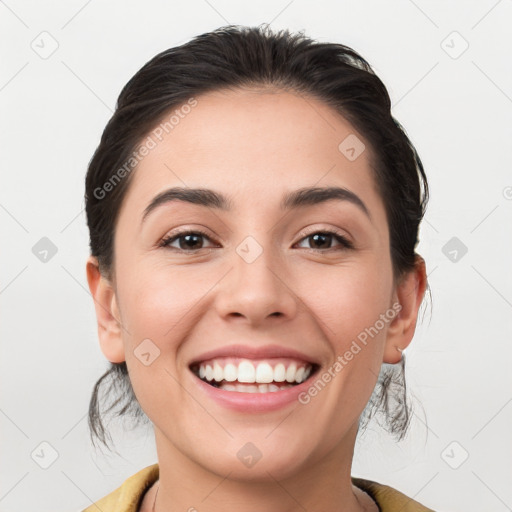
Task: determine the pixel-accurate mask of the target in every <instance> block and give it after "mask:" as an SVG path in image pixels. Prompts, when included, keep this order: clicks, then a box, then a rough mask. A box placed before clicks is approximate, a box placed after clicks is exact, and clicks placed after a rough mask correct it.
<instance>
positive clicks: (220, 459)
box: [86, 26, 430, 512]
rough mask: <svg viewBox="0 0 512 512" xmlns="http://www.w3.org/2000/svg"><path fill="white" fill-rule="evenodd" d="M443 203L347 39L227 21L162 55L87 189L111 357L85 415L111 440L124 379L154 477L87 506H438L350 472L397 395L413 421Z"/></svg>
mask: <svg viewBox="0 0 512 512" xmlns="http://www.w3.org/2000/svg"><path fill="white" fill-rule="evenodd" d="M427 199H428V186H427V181H426V177H425V174H424V171H423V167H422V164H421V161H420V159H419V157H418V155H417V153H416V151H415V149H414V147H413V145H412V144H411V143H410V141H409V140H408V138H407V136H406V134H405V133H404V131H403V130H402V128H401V126H400V124H399V123H398V122H396V121H395V120H394V119H393V117H392V116H391V113H390V99H389V96H388V93H387V91H386V88H385V86H384V85H383V84H382V82H381V81H380V80H379V78H378V77H377V76H376V75H375V74H374V73H373V71H372V69H371V67H370V66H369V64H368V63H367V62H366V61H365V60H364V59H363V58H362V57H361V56H359V55H358V54H357V53H356V52H354V51H353V50H352V49H350V48H348V47H346V46H343V45H339V44H320V43H316V42H314V41H312V40H310V39H308V38H307V37H305V36H304V35H303V34H290V33H289V32H288V31H281V32H279V33H275V32H274V33H273V32H272V31H270V30H269V29H268V28H267V27H259V28H247V27H235V26H228V27H223V28H220V29H218V30H216V31H214V32H211V33H207V34H203V35H201V36H198V37H196V38H195V39H193V40H192V41H190V42H188V43H187V44H185V45H182V46H180V47H177V48H172V49H170V50H168V51H165V52H163V53H161V54H160V55H157V56H156V57H155V58H153V59H152V60H151V61H150V62H148V63H147V64H146V65H145V66H144V67H143V68H142V69H141V70H140V71H139V72H138V73H137V74H136V75H135V76H134V77H133V78H132V79H131V80H130V81H129V82H128V84H127V85H126V86H125V87H124V89H123V91H122V92H121V94H120V97H119V100H118V105H117V109H116V112H115V113H114V115H113V117H112V119H111V120H110V121H109V123H108V125H107V127H106V128H105V131H104V133H103V136H102V139H101V142H100V144H99V147H98V148H97V150H96V152H95V154H94V156H93V158H92V160H91V162H90V165H89V169H88V173H87V178H86V211H87V220H88V225H89V230H90V241H91V257H90V258H89V260H88V262H87V277H88V283H89V287H90V290H91V294H92V296H93V298H94V303H95V308H96V315H97V323H98V334H99V340H100V345H101V349H102V352H103V353H104V355H105V357H106V358H107V359H108V360H109V361H110V362H111V368H110V370H109V371H108V372H107V373H106V374H105V375H104V376H103V377H102V378H101V379H100V380H99V381H98V383H97V384H96V387H95V389H94V393H93V397H92V399H91V404H90V418H89V420H90V426H91V431H92V433H94V434H95V435H97V436H98V437H99V439H100V440H102V441H103V442H105V440H106V436H107V435H108V434H107V433H106V431H105V429H104V427H103V423H102V415H103V416H104V414H106V413H103V412H102V411H101V400H100V396H99V395H100V393H99V391H100V388H101V386H102V385H103V384H104V383H105V382H108V381H109V379H110V382H111V387H110V392H109V391H107V394H108V395H110V396H109V398H112V396H111V394H112V393H111V391H112V390H113V389H114V390H121V395H120V396H119V397H118V399H117V400H116V401H114V403H113V404H111V406H110V407H109V409H108V410H107V411H106V412H113V411H115V409H116V407H117V406H122V407H121V410H120V411H118V413H117V414H119V415H121V414H125V413H127V412H129V411H133V412H134V414H135V417H140V416H146V417H147V418H149V420H150V421H151V423H152V424H153V427H154V432H155V441H156V448H157V454H158V464H155V465H153V466H150V467H148V468H145V469H143V470H141V471H140V472H139V473H137V474H136V475H134V476H133V477H131V478H130V479H128V480H126V482H124V484H123V485H122V486H121V487H120V488H119V489H117V490H115V491H114V492H113V493H111V494H109V495H108V496H107V497H105V498H103V499H102V500H100V501H98V502H97V503H96V504H95V505H92V506H91V507H89V508H88V509H87V511H89V510H90V511H92V510H97V509H98V508H99V509H101V510H102V511H104V512H106V511H114V510H115V511H118V512H120V511H142V512H147V511H157V512H163V511H166V512H169V511H176V510H190V511H192V510H198V511H200V512H203V511H221V510H222V511H229V510H235V509H236V510H237V511H238V512H240V511H243V510H255V509H258V510H266V511H280V512H281V511H286V510H290V511H292V510H293V511H295V510H299V509H300V510H308V511H316V510H318V511H320V510H322V511H325V510H329V511H335V510H340V511H341V510H343V511H350V512H355V511H358V512H361V511H372V512H373V511H378V510H380V511H383V512H387V511H391V510H393V511H395V510H402V511H403V512H406V511H426V510H430V509H427V508H425V507H424V506H422V505H421V504H419V503H417V502H416V501H414V500H412V499H410V498H408V497H407V496H405V495H404V494H402V493H400V492H399V491H397V490H395V489H392V488H391V487H388V486H385V485H382V484H380V483H377V482H372V481H369V480H364V479H360V478H353V477H351V473H350V471H351V464H352V457H353V451H354V445H355V440H356V435H357V433H358V430H359V427H360V425H361V424H363V423H364V421H365V420H367V419H368V418H367V416H368V414H367V411H370V412H371V411H373V410H374V409H376V408H377V407H378V406H379V404H380V403H388V404H389V403H390V401H392V400H396V403H397V404H398V406H397V407H396V408H394V409H393V408H391V409H390V408H389V407H388V408H387V412H386V414H387V417H386V419H387V421H388V425H389V430H390V431H391V432H392V433H394V434H396V435H397V436H398V437H399V438H401V437H403V435H404V434H405V432H406V429H407V426H408V420H409V411H408V407H407V406H406V404H405V403H404V400H403V399H404V396H401V395H400V393H402V394H404V393H405V387H404V386H402V387H400V386H398V389H396V387H395V388H394V387H393V386H392V383H393V382H396V380H397V379H396V377H397V376H398V377H400V376H401V377H402V379H403V370H404V360H403V354H402V352H403V350H404V349H405V348H406V347H407V346H408V345H409V343H410V342H411V340H412V338H413V335H414V330H415V326H416V320H417V315H418V310H419V307H420V304H421V302H422V300H423V296H424V292H425V288H426V285H427V283H426V271H425V262H424V260H423V259H422V258H421V257H420V256H419V255H417V254H416V253H415V247H416V244H417V235H418V227H419V223H420V221H421V219H422V217H423V215H424V211H425V205H426V202H427ZM398 381H399V382H400V378H399V379H398ZM374 390H377V391H380V395H378V393H377V395H376V394H375V393H373V394H372V392H374ZM397 395H398V396H397ZM114 398H115V397H114ZM139 405H140V407H139ZM142 411H143V412H142Z"/></svg>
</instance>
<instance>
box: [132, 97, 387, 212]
mask: <svg viewBox="0 0 512 512" xmlns="http://www.w3.org/2000/svg"><path fill="white" fill-rule="evenodd" d="M195 100H196V101H197V103H196V105H195V106H194V107H193V108H190V109H187V110H186V112H187V113H186V114H182V115H181V116H179V117H178V116H175V117H174V124H172V125H171V124H170V123H168V124H167V125H165V124H164V123H165V122H166V121H167V120H168V119H170V117H171V115H172V113H173V112H174V111H175V110H176V109H178V110H179V107H176V108H175V109H172V112H170V113H169V115H167V116H164V118H163V121H162V123H161V124H160V125H157V126H155V129H154V130H153V131H152V132H151V133H150V134H149V137H150V138H151V139H152V141H153V142H154V144H151V145H152V146H154V147H153V148H152V149H151V150H150V151H149V153H148V154H147V155H146V156H145V157H144V158H143V159H141V161H140V163H139V164H138V165H137V167H136V169H135V171H134V176H132V182H131V184H130V187H129V190H128V193H127V196H126V197H125V200H124V201H123V208H124V207H127V204H128V205H129V207H130V209H132V208H133V209H135V210H139V212H138V213H139V215H140V214H141V212H142V211H143V210H144V208H145V207H146V206H147V203H148V202H149V201H150V200H151V199H152V198H153V197H154V196H155V195H156V194H158V193H159V192H161V191H162V190H164V189H166V188H169V187H172V186H180V187H201V188H212V189H215V190H222V191H223V192H224V193H225V194H226V195H228V196H230V197H233V198H234V201H235V202H236V201H237V197H239V196H243V199H242V198H240V200H243V201H244V202H246V203H247V202H251V201H254V202H255V203H256V202H260V205H261V199H262V198H265V199H268V203H266V204H269V205H270V204H272V203H273V201H272V197H273V196H274V195H275V198H276V200H275V204H277V203H278V202H279V201H280V199H281V196H282V194H283V193H284V192H286V191H289V190H293V189H296V188H301V187H312V186H317V187H322V186H343V187H346V188H348V189H350V190H352V191H354V192H355V193H356V194H357V195H359V196H364V197H365V202H366V203H370V204H371V203H372V202H373V203H375V202H377V203H378V202H379V201H380V198H379V196H378V193H377V188H376V184H375V182H374V177H373V171H372V170H371V168H370V163H369V161H370V148H369V147H368V144H366V145H365V149H364V151H363V152H362V153H361V154H360V155H359V156H358V157H357V158H356V159H353V158H352V159H349V158H347V155H346V154H345V153H344V152H343V149H344V145H343V141H346V140H348V141H351V142H354V141H355V143H356V144H359V146H357V147H356V150H357V151H358V152H359V151H360V150H361V148H362V147H364V146H363V144H364V142H363V141H364V139H363V137H362V135H360V134H359V133H357V132H356V130H355V129H354V127H353V126H352V125H351V124H350V123H348V121H347V120H346V119H344V118H343V117H342V116H341V115H339V114H338V113H337V112H336V111H335V110H333V109H332V108H331V107H329V106H328V105H326V104H325V103H323V102H321V101H320V100H318V99H316V98H313V97H311V96H305V95H301V94H298V93H294V92H285V91H277V90H254V89H253V90H248V89H241V90H235V91H232V90H229V91H215V92H212V93H208V94H204V95H201V96H198V97H196V98H195ZM176 120H177V121H178V122H176ZM155 133H156V134H158V136H156V135H155ZM347 137H348V139H347ZM159 139H161V140H159ZM145 140H146V141H147V140H148V139H145ZM340 144H342V146H341V150H340ZM352 145H353V144H352ZM380 206H382V205H380ZM374 207H377V208H378V207H379V205H375V206H374Z"/></svg>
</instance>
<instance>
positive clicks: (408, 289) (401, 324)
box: [383, 255, 427, 364]
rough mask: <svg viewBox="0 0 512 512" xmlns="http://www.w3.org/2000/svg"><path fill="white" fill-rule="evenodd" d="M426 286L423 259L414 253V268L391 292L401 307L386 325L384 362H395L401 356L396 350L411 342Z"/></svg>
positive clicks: (395, 302) (403, 348) (394, 300)
mask: <svg viewBox="0 0 512 512" xmlns="http://www.w3.org/2000/svg"><path fill="white" fill-rule="evenodd" d="M426 287H427V274H426V269H425V260H424V259H423V258H422V257H421V256H419V255H416V263H415V268H414V269H413V270H411V271H410V272H408V273H407V274H406V275H404V276H403V277H402V279H401V280H400V282H399V284H398V285H397V288H396V290H395V292H394V294H393V304H395V307H396V304H400V306H401V309H400V310H399V312H398V314H397V316H396V317H395V318H394V319H393V320H392V322H391V323H390V325H389V327H388V331H387V337H386V346H385V349H384V359H383V361H384V362H385V363H391V364H396V363H398V362H400V359H401V358H402V355H401V353H400V352H399V351H398V350H397V348H399V349H400V350H405V349H406V348H407V347H408V346H409V343H411V341H412V338H413V336H414V331H415V330H416V321H417V319H418V311H419V307H420V305H421V301H422V300H423V296H424V294H425V289H426Z"/></svg>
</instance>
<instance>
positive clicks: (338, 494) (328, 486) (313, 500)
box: [152, 427, 377, 512]
mask: <svg viewBox="0 0 512 512" xmlns="http://www.w3.org/2000/svg"><path fill="white" fill-rule="evenodd" d="M356 434H357V427H355V428H354V429H352V431H351V432H349V434H348V435H347V436H346V438H344V439H343V440H342V442H341V443H340V444H339V445H338V446H337V447H336V448H335V449H333V450H332V451H331V452H330V453H329V454H327V455H326V456H324V457H323V458H322V459H321V460H320V461H316V462H315V461H311V464H308V466H307V467H306V468H304V469H302V470H301V471H300V472H298V473H294V474H293V475H291V476H287V477H285V478H279V475H278V470H274V473H275V474H273V473H272V471H261V468H260V472H259V473H258V475H257V478H254V479H252V480H248V479H240V478H239V479H234V478H230V477H229V475H230V473H231V472H230V471H226V474H219V473H215V472H212V471H208V470H207V469H206V468H204V467H203V466H200V465H199V464H197V463H195V462H194V461H193V460H191V458H190V457H187V456H186V455H184V454H183V453H181V452H180V451H179V450H177V449H176V447H175V446H174V445H172V444H171V443H170V442H169V440H168V439H167V438H166V437H165V436H164V434H163V433H162V432H161V431H159V430H158V429H157V428H156V427H155V440H156V445H157V453H158V462H159V481H158V483H157V484H156V487H155V488H154V489H153V490H154V491H155V492H153V493H152V494H153V495H154V496H156V489H158V495H157V497H158V500H157V501H156V512H162V511H165V512H174V511H178V510H180V511H183V510H187V511H191V512H193V511H200V512H215V511H219V510H222V511H223V512H234V511H235V510H236V512H249V511H253V510H255V509H259V510H265V511H267V512H295V511H297V510H307V511H308V512H320V511H325V510H329V511H340V512H341V511H343V512H362V511H365V510H377V508H376V506H375V504H374V503H373V502H372V500H371V499H370V498H369V497H368V496H367V495H366V494H364V493H363V492H362V491H361V490H359V489H358V488H356V487H355V486H353V485H352V481H351V478H350V472H351V465H352V457H353V448H354V444H355V435H356ZM253 469H254V468H253ZM152 500H153V498H152ZM372 506H374V507H375V508H373V509H372ZM365 507H367V508H365Z"/></svg>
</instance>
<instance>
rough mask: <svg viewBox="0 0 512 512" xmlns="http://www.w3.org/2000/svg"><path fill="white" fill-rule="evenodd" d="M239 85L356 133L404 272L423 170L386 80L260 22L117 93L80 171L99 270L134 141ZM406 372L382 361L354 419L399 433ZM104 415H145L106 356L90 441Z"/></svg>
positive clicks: (151, 69)
mask: <svg viewBox="0 0 512 512" xmlns="http://www.w3.org/2000/svg"><path fill="white" fill-rule="evenodd" d="M244 87H251V88H252V87H263V88H264V87H269V88H270V87H271V88H274V89H278V90H280V89H282V90H291V91H295V92H297V93H299V94H304V95H309V96H311V97H315V98H318V99H320V100H321V101H323V102H324V103H325V104H327V105H329V106H330V107H332V108H333V109H334V110H335V111H337V112H338V113H339V114H341V115H342V116H343V117H344V118H345V119H347V121H348V122H350V123H351V124H352V126H353V127H354V128H355V130H357V131H358V132H359V134H361V135H362V137H364V139H365V142H367V143H368V145H369V149H370V154H371V164H372V169H373V172H374V176H375V182H376V184H377V187H378V190H379V192H380V195H381V197H382V199H383V202H384V205H385V208H386V214H387V221H388V225H389V231H390V241H389V242H390V251H391V260H392V264H393V276H394V278H395V281H397V280H398V279H400V277H402V276H403V275H404V274H406V273H407V272H408V271H411V270H412V269H413V268H414V267H415V262H416V252H415V249H416V245H417V243H418V229H419V224H420V222H421V220H422V218H423V215H424V213H425V208H426V204H427V201H428V184H427V178H426V176H425V173H424V170H423V165H422V163H421V160H420V158H419V156H418V154H417V152H416V149H415V148H414V146H413V144H412V143H411V141H410V140H409V138H408V137H407V135H406V133H405V131H404V129H403V128H402V126H401V125H400V124H399V123H398V121H396V120H395V119H394V117H393V116H392V114H391V101H390V98H389V95H388V92H387V90H386V87H385V86H384V84H383V83H382V81H381V80H380V79H379V78H378V77H377V76H376V74H375V73H374V71H373V70H372V68H371V66H370V64H369V63H368V62H367V61H366V60H365V59H364V58H363V57H361V56H360V55H359V54H358V53H357V52H355V51H354V50H353V49H351V48H349V47H347V46H344V45H342V44H333V43H320V42H316V41H314V40H312V39H310V38H308V37H306V36H305V35H304V33H303V32H300V33H290V32H289V31H288V30H281V31H279V32H273V31H272V30H271V29H270V28H269V27H268V26H267V25H261V26H259V27H240V26H234V25H229V26H225V27H221V28H219V29H217V30H215V31H213V32H208V33H205V34H202V35H199V36H197V37H195V38H193V39H192V40H191V41H189V42H187V43H186V44H183V45H181V46H178V47H175V48H171V49H169V50H166V51H164V52H162V53H160V54H158V55H156V56H155V57H154V58H152V59H151V60H150V61H149V62H148V63H147V64H145V65H144V66H143V67H142V68H141V69H140V70H139V71H138V72H137V73H136V74H135V75H134V76H133V77H132V78H131V79H130V80H129V82H128V83H127V84H126V85H125V87H124V88H123V90H122V91H121V93H120V95H119V98H118V101H117V106H116V110H115V112H114V114H113V116H112V118H111V119H110V120H109V122H108V123H107V126H106V127H105V130H104V132H103V135H102V137H101V141H100V144H99V146H98V148H97V149H96V151H95V153H94V155H93V157H92V159H91V161H90V163H89V168H88V171H87V176H86V187H85V205H86V213H87V222H88V226H89V232H90V250H91V254H92V255H93V256H96V257H97V259H98V262H99V267H100V271H101V272H102V274H103V275H104V276H106V277H107V278H109V279H112V277H113V275H114V259H115V258H114V244H113V241H114V233H115V226H116V220H117V216H118V213H119V211H120V207H121V204H122V201H123V198H124V197H125V195H126V191H127V190H128V187H129V184H130V181H131V176H132V174H133V173H132V172H130V171H131V170H132V169H133V168H136V161H135V160H133V155H134V154H135V152H136V149H137V147H138V146H139V145H140V143H141V141H142V140H143V139H144V138H145V137H147V135H148V133H149V132H150V131H151V130H152V129H153V128H154V127H155V126H157V125H158V123H159V122H161V120H162V118H163V116H164V115H166V114H168V113H169V112H170V111H171V110H172V109H177V108H179V107H180V106H182V105H184V104H187V102H189V101H190V99H191V98H194V97H198V96H199V95H201V94H204V93H207V92H210V91H214V90H220V89H239V88H244ZM340 142H341V141H340ZM132 160H133V162H132ZM127 162H132V164H131V167H130V166H129V168H127ZM123 169H124V171H123V172H121V171H122V170H123ZM121 178H122V179H121ZM106 184H110V185H109V186H108V187H106ZM404 372H405V356H402V361H401V362H400V364H396V365H388V364H386V363H383V365H382V369H381V374H380V375H379V379H378V383H377V386H376V388H375V390H374V393H373V395H372V397H371V399H370V401H369V403H368V405H367V407H366V409H365V411H364V413H363V415H362V416H361V419H360V425H366V423H367V421H368V420H369V418H370V416H372V415H373V414H374V413H375V412H380V413H381V414H382V415H383V416H384V422H383V423H381V424H382V425H383V426H384V427H385V428H386V429H387V430H388V431H389V432H390V433H392V434H394V435H396V436H397V437H398V439H401V438H402V437H403V436H404V435H405V433H406V431H407V428H408V425H409V420H410V407H409V405H408V403H407V400H406V387H405V380H404ZM104 386H106V389H105V390H104V392H103V397H104V398H105V397H106V398H108V399H109V401H110V403H109V404H108V407H105V409H104V410H102V404H103V402H104V400H103V399H102V398H101V396H100V391H101V389H102V388H103V387H104ZM109 414H110V415H112V416H123V415H126V416H129V417H132V418H133V419H134V420H136V423H138V422H139V420H143V421H144V422H148V421H149V419H148V418H147V417H146V415H145V414H144V412H143V411H142V410H141V409H140V406H139V404H138V402H137V399H136V397H135V395H134V393H133V389H132V387H131V383H130V379H129V375H128V370H127V366H126V363H125V362H123V363H110V367H109V369H108V370H107V371H106V372H105V374H104V375H103V376H102V377H101V378H100V379H99V380H98V382H97V383H96V384H95V386H94V389H93V394H92V397H91V401H90V405H89V427H90V433H91V439H92V441H93V443H94V436H96V437H97V438H98V439H99V440H100V441H101V442H102V443H103V444H105V445H107V436H108V437H110V436H109V435H108V432H107V430H105V425H104V422H103V418H105V417H106V416H107V415H109ZM107 446H108V445H107Z"/></svg>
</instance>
